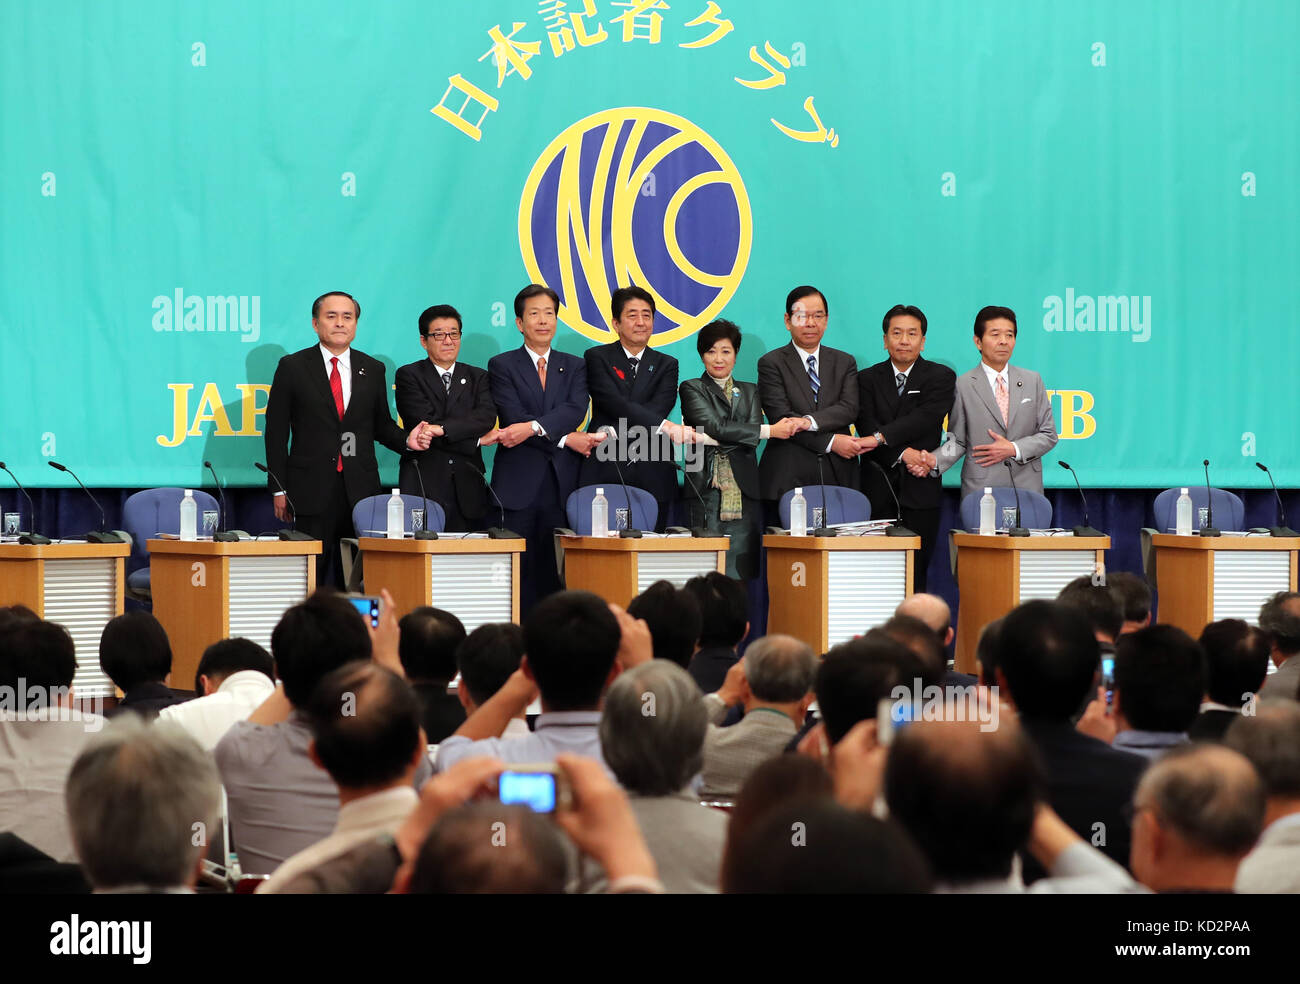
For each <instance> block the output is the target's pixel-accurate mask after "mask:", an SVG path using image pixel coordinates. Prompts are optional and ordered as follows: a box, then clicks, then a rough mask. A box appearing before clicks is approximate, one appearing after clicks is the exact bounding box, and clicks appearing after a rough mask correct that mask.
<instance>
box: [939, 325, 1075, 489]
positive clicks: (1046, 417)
mask: <svg viewBox="0 0 1300 984" xmlns="http://www.w3.org/2000/svg"><path fill="white" fill-rule="evenodd" d="M1016 332H1017V328H1016V313H1015V312H1014V311H1012V310H1011V309H1010V308H1008V307H997V306H988V307H983V308H980V311H979V313H978V314H977V315H975V337H974V341H975V347H976V348H977V349H978V350H979V353H980V364H979V365H978V366H976V367H975V368H974V369H972V370H970V371H969V372H967V373H964V374H962V375H960V376H958V377H957V388H956V396H955V398H954V400H953V405H952V410H951V411H950V412H949V414H948V437H947V439H946V440H945V441H944V443H943V446H942V447H940V448H939V451H938V453H937V455H936V457H937V459H938V465H937V467H938V470H939V471H940V473H942V472H946V471H947V470H948V469H949V468H951V467H952V466H953V465H955V464H956V463H957V460H958V459H959V458H962V459H964V461H963V463H962V467H961V495H962V498H963V499H964V498H966V496H968V495H970V494H971V493H972V492H978V491H980V489H982V488H984V487H985V486H1003V487H1005V486H1008V485H1010V484H1011V480H1012V477H1013V476H1014V478H1015V483H1016V485H1017V486H1018V487H1019V488H1021V489H1031V490H1033V491H1034V492H1038V493H1040V494H1041V493H1042V491H1043V461H1042V458H1043V455H1045V454H1047V452H1049V451H1051V450H1052V448H1054V447H1055V446H1056V442H1057V439H1058V438H1057V434H1056V423H1055V421H1054V420H1053V418H1052V401H1051V400H1049V399H1048V398H1047V390H1046V389H1045V388H1044V387H1043V379H1042V377H1041V376H1039V375H1038V373H1036V372H1031V371H1030V370H1028V369H1021V368H1020V367H1019V366H1012V365H1010V364H1009V363H1010V362H1011V354H1012V353H1013V352H1014V351H1015V348H1016ZM1008 461H1009V462H1011V468H1010V469H1008V468H1006V467H1005V463H1006V462H1008Z"/></svg>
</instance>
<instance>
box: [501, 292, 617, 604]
mask: <svg viewBox="0 0 1300 984" xmlns="http://www.w3.org/2000/svg"><path fill="white" fill-rule="evenodd" d="M559 306H560V297H559V295H558V294H557V293H555V291H553V290H552V289H551V288H549V287H543V286H542V285H540V284H529V285H528V286H527V287H525V288H524V289H523V290H521V291H520V292H519V293H518V294H516V295H515V326H516V327H517V328H518V329H519V332H520V334H521V335H522V336H523V344H522V345H521V346H520V347H519V348H517V349H514V350H512V351H508V352H502V353H500V354H499V355H494V356H493V357H492V358H491V359H489V360H488V382H489V385H490V386H491V389H492V402H493V403H494V404H496V408H497V416H498V418H499V424H500V430H498V431H497V452H496V457H495V459H494V460H493V463H492V488H493V490H495V492H496V496H497V498H498V499H499V500H500V502H501V505H502V507H503V508H504V509H505V514H506V516H505V519H506V526H507V527H508V528H510V529H511V530H513V531H514V532H516V533H518V534H519V535H520V536H522V537H523V538H524V539H525V540H526V541H527V543H528V549H527V550H526V551H525V552H524V555H523V557H522V559H521V560H520V566H521V576H520V589H519V604H520V609H521V610H522V611H523V613H524V614H525V615H527V614H528V612H529V611H530V610H531V609H532V607H533V605H534V604H535V603H536V602H537V601H538V600H539V599H541V598H545V597H546V596H547V595H549V594H552V593H554V592H555V591H558V590H559V588H560V576H559V572H558V571H557V570H556V566H555V529H556V528H557V527H567V526H568V525H569V522H568V518H567V516H566V514H565V510H564V505H565V501H566V500H567V499H568V497H569V493H571V492H573V491H574V490H575V489H576V488H577V487H578V466H579V461H578V459H579V457H588V456H589V455H590V454H591V451H592V449H593V448H594V447H595V446H596V445H597V444H599V443H600V442H601V441H603V440H604V439H605V436H604V435H603V434H595V433H589V432H586V431H582V432H579V431H578V430H577V428H578V427H579V426H580V425H581V424H582V420H583V418H584V417H585V416H586V415H587V402H588V397H587V364H586V363H585V362H583V360H582V359H580V358H578V357H577V356H576V355H569V354H568V353H566V352H560V351H557V350H555V349H553V348H552V347H551V342H552V341H553V340H554V338H555V330H556V312H557V311H558V310H559Z"/></svg>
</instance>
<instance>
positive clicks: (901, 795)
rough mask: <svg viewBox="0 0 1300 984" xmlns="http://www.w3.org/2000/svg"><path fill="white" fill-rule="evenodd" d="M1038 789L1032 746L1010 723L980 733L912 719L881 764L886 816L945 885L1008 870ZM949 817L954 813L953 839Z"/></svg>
mask: <svg viewBox="0 0 1300 984" xmlns="http://www.w3.org/2000/svg"><path fill="white" fill-rule="evenodd" d="M1043 790H1044V778H1043V774H1042V771H1041V767H1040V766H1039V764H1038V761H1037V759H1036V758H1035V757H1034V752H1033V749H1032V748H1031V746H1030V745H1029V743H1028V741H1027V740H1026V739H1025V737H1024V735H1023V734H1022V733H1021V731H1020V729H1019V728H1017V727H1016V726H1015V725H1014V723H1011V722H1004V723H1003V724H1002V726H1001V727H999V728H998V729H996V730H994V731H982V730H981V729H980V727H979V725H978V724H977V723H976V722H974V721H917V722H915V723H913V724H910V725H908V726H907V727H906V728H905V729H904V730H903V731H901V732H900V733H899V734H898V737H897V739H896V740H895V743H894V746H893V748H891V749H890V753H889V760H888V763H887V764H886V766H885V799H886V801H887V802H888V804H889V812H890V815H891V816H893V817H894V818H896V819H897V820H898V821H899V822H900V823H901V824H902V825H903V826H904V827H905V828H907V831H908V832H909V833H910V834H911V835H912V837H913V839H914V840H915V841H916V843H917V845H918V846H920V848H921V850H922V852H923V853H924V854H925V855H926V857H927V858H928V859H929V861H930V864H931V866H932V868H933V869H934V874H935V877H936V878H937V879H938V880H940V881H944V882H948V883H952V884H960V883H963V882H970V881H975V880H979V879H985V878H1006V877H1007V876H1008V875H1009V874H1010V873H1011V861H1012V857H1013V856H1014V854H1015V852H1016V851H1017V850H1019V849H1020V848H1021V847H1023V846H1024V844H1025V842H1026V841H1027V840H1028V838H1029V831H1030V829H1031V828H1032V826H1033V821H1034V810H1035V808H1036V805H1037V803H1038V802H1039V801H1040V800H1041V799H1042V798H1043V796H1044V792H1043ZM953 817H961V825H962V831H963V835H962V837H960V838H954V837H953V836H952V818H953Z"/></svg>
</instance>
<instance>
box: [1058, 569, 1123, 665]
mask: <svg viewBox="0 0 1300 984" xmlns="http://www.w3.org/2000/svg"><path fill="white" fill-rule="evenodd" d="M1056 600H1057V601H1058V602H1059V603H1060V604H1062V605H1066V606H1068V607H1070V608H1073V609H1074V610H1075V611H1077V612H1078V613H1079V614H1081V615H1082V616H1083V617H1084V618H1086V619H1087V620H1088V624H1089V625H1090V626H1092V633H1093V635H1095V636H1096V637H1097V643H1098V645H1099V646H1100V647H1101V651H1102V652H1103V653H1106V652H1114V651H1115V640H1117V639H1118V638H1119V636H1120V630H1121V629H1122V628H1123V627H1124V602H1123V599H1122V598H1121V597H1120V594H1119V592H1118V591H1116V590H1115V589H1114V588H1112V587H1111V586H1110V585H1109V584H1098V583H1096V582H1095V581H1094V580H1093V578H1092V577H1091V576H1090V575H1087V574H1084V575H1082V576H1081V577H1076V578H1075V579H1074V580H1073V581H1070V582H1069V583H1068V584H1066V586H1065V587H1063V588H1062V589H1061V590H1060V592H1059V593H1058V594H1057V596H1056Z"/></svg>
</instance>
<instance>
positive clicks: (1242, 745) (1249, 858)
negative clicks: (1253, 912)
mask: <svg viewBox="0 0 1300 984" xmlns="http://www.w3.org/2000/svg"><path fill="white" fill-rule="evenodd" d="M1223 743H1224V745H1226V746H1227V747H1228V748H1231V749H1232V750H1233V751H1236V752H1240V753H1241V754H1242V755H1244V756H1245V757H1246V758H1247V759H1248V760H1249V761H1250V764H1251V765H1253V766H1254V767H1255V771H1256V772H1257V773H1258V774H1259V777H1260V780H1261V781H1262V782H1263V783H1264V793H1265V795H1266V796H1267V797H1268V799H1267V801H1266V804H1265V809H1264V829H1263V832H1262V833H1261V834H1260V836H1259V842H1258V843H1257V844H1256V845H1255V848H1254V850H1252V851H1251V852H1250V853H1249V854H1247V855H1246V857H1245V859H1244V860H1243V861H1242V862H1241V866H1240V867H1239V868H1238V869H1237V880H1236V884H1235V887H1236V890H1237V891H1238V892H1251V893H1264V892H1267V893H1270V894H1272V893H1286V894H1291V895H1294V894H1296V893H1300V705H1297V704H1295V703H1293V702H1291V701H1284V700H1266V701H1262V702H1261V703H1260V705H1259V708H1258V709H1257V710H1256V711H1255V714H1254V715H1253V716H1251V717H1247V716H1245V715H1241V716H1239V717H1238V718H1237V720H1236V721H1235V722H1234V723H1233V725H1232V727H1230V728H1229V729H1228V731H1227V734H1226V735H1224V738H1223Z"/></svg>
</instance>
